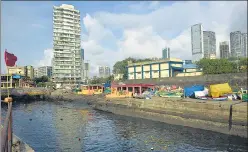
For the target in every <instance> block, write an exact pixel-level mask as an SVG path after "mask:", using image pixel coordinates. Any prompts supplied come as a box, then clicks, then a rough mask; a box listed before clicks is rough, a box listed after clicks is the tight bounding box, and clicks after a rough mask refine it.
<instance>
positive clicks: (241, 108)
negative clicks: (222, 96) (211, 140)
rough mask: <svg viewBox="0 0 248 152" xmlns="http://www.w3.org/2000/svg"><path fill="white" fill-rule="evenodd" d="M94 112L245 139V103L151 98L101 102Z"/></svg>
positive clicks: (94, 105)
mask: <svg viewBox="0 0 248 152" xmlns="http://www.w3.org/2000/svg"><path fill="white" fill-rule="evenodd" d="M93 107H94V108H95V109H98V110H103V111H107V112H111V113H115V114H120V115H125V116H131V117H140V118H145V119H150V120H154V121H160V122H165V123H169V124H174V125H182V126H188V127H192V128H200V129H204V130H211V131H215V132H220V133H224V134H230V135H237V136H241V137H245V138H247V103H245V102H240V101H219V102H218V101H203V100H194V99H172V98H171V99H169V98H159V97H153V98H152V99H151V100H143V99H134V98H129V99H128V98H123V99H116V98H115V99H103V98H102V99H101V100H98V101H97V102H95V103H94V104H93Z"/></svg>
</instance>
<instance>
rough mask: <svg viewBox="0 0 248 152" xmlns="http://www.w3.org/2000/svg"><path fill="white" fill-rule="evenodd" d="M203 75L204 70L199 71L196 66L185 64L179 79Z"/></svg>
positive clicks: (178, 75)
mask: <svg viewBox="0 0 248 152" xmlns="http://www.w3.org/2000/svg"><path fill="white" fill-rule="evenodd" d="M200 75H202V69H199V68H198V67H197V65H195V64H184V65H183V72H182V73H178V74H177V75H176V76H177V77H188V76H200Z"/></svg>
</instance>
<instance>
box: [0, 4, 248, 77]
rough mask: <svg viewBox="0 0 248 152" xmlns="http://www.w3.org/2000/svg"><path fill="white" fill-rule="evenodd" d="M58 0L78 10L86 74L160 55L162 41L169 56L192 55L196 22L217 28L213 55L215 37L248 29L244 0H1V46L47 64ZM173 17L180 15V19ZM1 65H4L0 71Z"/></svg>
mask: <svg viewBox="0 0 248 152" xmlns="http://www.w3.org/2000/svg"><path fill="white" fill-rule="evenodd" d="M61 4H70V5H73V6H74V7H75V8H77V9H78V10H79V11H80V14H81V17H80V23H81V26H82V28H81V35H82V38H81V48H84V49H85V60H90V61H91V62H90V73H89V75H90V76H92V75H96V74H97V73H98V66H100V65H108V66H109V67H112V66H113V65H114V63H115V62H116V61H119V60H122V59H124V58H127V57H139V58H148V57H158V58H161V50H162V49H163V47H164V46H169V47H170V49H171V55H170V56H171V57H172V56H173V57H176V58H181V59H192V53H191V52H192V50H191V42H190V39H191V34H190V26H191V25H194V24H196V23H202V25H204V28H206V29H207V30H211V31H214V32H215V35H216V45H217V47H216V51H217V57H218V56H219V47H218V45H219V42H222V41H229V38H230V32H232V31H241V32H242V33H247V19H246V17H247V16H246V14H247V8H246V5H247V2H244V1H233V2H231V1H230V2H211V1H209V2H197V1H194V2H193V1H192V2H189V1H188V2H179V1H178V2H177V1H174V2H173V1H171V2H169V1H159V2H150V1H146V2H135V1H129V2H122V3H121V4H120V3H119V2H114V1H113V2H86V1H75V2H70V1H63V2H59V1H51V2H48V1H42V2H41V1H40V2H39V1H36V2H30V1H25V2H24V1H22V2H20V1H13V2H6V1H3V2H2V10H1V12H2V18H1V19H2V20H1V23H2V44H1V51H4V49H5V48H7V49H8V50H9V51H10V52H11V53H14V54H15V55H17V57H18V61H17V63H18V65H33V66H34V67H38V66H45V65H51V63H50V62H51V57H52V56H53V52H52V46H53V30H52V27H53V23H52V22H51V21H52V20H53V14H52V9H53V6H60V5H61ZM174 4H177V5H174ZM110 6H111V7H110ZM134 8H136V9H134ZM237 8H238V9H237ZM181 10H184V11H181ZM199 10H200V11H199ZM185 12H187V13H185ZM123 14H126V15H123ZM171 14H173V15H171ZM223 16H225V18H223ZM175 18H180V23H179V20H175ZM226 18H228V20H227V19H226ZM164 20H166V22H164ZM171 27H173V28H171ZM34 35H35V36H34ZM23 37H25V39H23ZM27 42H28V43H29V44H28V45H27ZM37 44H39V45H37ZM24 52H25V53H24ZM109 57H111V58H109ZM1 65H4V61H3V60H1ZM4 69H5V67H4V66H3V68H2V71H3V70H4Z"/></svg>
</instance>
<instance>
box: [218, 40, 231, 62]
mask: <svg viewBox="0 0 248 152" xmlns="http://www.w3.org/2000/svg"><path fill="white" fill-rule="evenodd" d="M229 54H230V53H229V44H228V41H224V42H220V58H224V59H227V58H229Z"/></svg>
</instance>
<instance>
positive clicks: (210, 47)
mask: <svg viewBox="0 0 248 152" xmlns="http://www.w3.org/2000/svg"><path fill="white" fill-rule="evenodd" d="M203 46H204V47H203V52H204V58H210V56H211V57H212V56H216V38H215V32H212V31H203Z"/></svg>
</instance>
